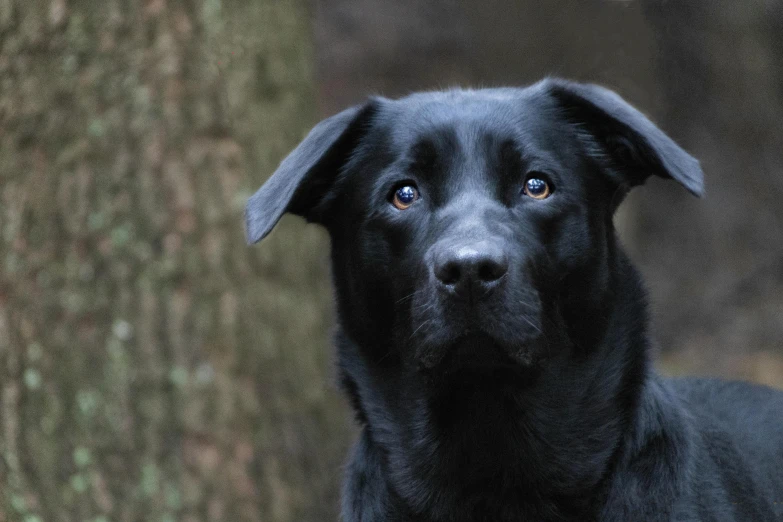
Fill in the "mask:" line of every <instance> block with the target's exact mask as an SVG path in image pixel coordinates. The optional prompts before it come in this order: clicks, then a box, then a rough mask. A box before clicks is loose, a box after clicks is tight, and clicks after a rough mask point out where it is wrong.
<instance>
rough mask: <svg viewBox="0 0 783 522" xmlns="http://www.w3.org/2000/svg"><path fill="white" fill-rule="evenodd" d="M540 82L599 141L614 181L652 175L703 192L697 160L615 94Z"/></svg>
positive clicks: (631, 182) (633, 181)
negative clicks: (669, 179)
mask: <svg viewBox="0 0 783 522" xmlns="http://www.w3.org/2000/svg"><path fill="white" fill-rule="evenodd" d="M544 86H545V89H547V90H548V91H549V92H550V93H551V94H552V96H554V98H555V99H556V100H557V102H558V104H559V105H560V107H561V108H562V109H563V110H564V111H565V114H566V116H567V118H568V119H569V120H570V121H571V122H572V123H574V124H575V125H577V126H578V127H579V129H580V131H582V132H584V133H586V134H588V135H589V137H590V138H591V141H592V144H593V146H594V145H598V147H599V149H600V151H599V153H600V154H601V155H602V156H605V159H606V160H607V163H608V164H609V165H608V166H609V169H608V170H609V172H610V175H611V176H612V177H615V178H616V181H617V182H618V185H620V186H621V187H628V188H630V187H632V186H635V185H641V184H642V183H644V181H645V180H646V179H647V177H648V176H650V175H651V174H654V175H656V176H660V177H663V178H671V179H673V180H675V181H677V182H679V183H680V184H681V185H683V186H684V187H685V188H686V189H688V191H690V193H691V194H693V195H695V196H702V195H703V194H704V173H703V172H702V170H701V167H700V166H699V162H698V160H696V158H694V157H693V156H691V155H690V154H688V153H687V152H685V151H684V150H683V149H682V148H681V147H680V146H679V145H677V144H676V143H675V142H674V141H673V140H672V139H671V138H669V137H668V136H667V135H666V134H664V133H663V131H661V130H660V129H659V128H658V127H656V126H655V124H653V123H652V122H651V121H650V120H649V119H647V117H645V116H644V114H642V113H641V112H639V111H638V110H636V109H635V108H633V107H632V106H631V105H630V104H629V103H628V102H626V101H625V100H623V99H622V98H621V97H620V96H618V95H617V94H616V93H614V92H612V91H610V90H609V89H605V88H603V87H599V86H597V85H590V84H579V83H574V82H569V81H565V80H556V79H548V80H545V81H544Z"/></svg>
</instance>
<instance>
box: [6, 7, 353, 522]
mask: <svg viewBox="0 0 783 522" xmlns="http://www.w3.org/2000/svg"><path fill="white" fill-rule="evenodd" d="M309 40H310V27H309V13H308V12H307V11H306V9H305V6H304V2H303V1H293V2H278V1H276V0H254V1H253V2H243V1H240V0H223V1H221V0H147V1H145V2H125V1H122V0H101V1H97V0H94V1H90V0H72V1H68V0H0V82H1V84H2V88H1V89H0V147H1V148H0V372H1V373H0V375H2V377H0V379H1V381H0V429H1V430H2V431H0V442H1V443H2V444H1V445H0V451H1V452H2V460H1V461H0V491H1V492H2V495H3V496H2V497H0V521H2V520H9V521H10V520H24V521H30V522H32V521H40V520H45V521H56V520H62V521H69V520H90V521H96V522H97V521H108V520H112V521H114V520H121V521H136V520H160V521H163V520H185V521H190V520H211V521H218V520H254V521H259V520H264V521H270V520H271V521H293V520H296V521H303V520H304V521H306V520H313V521H315V520H318V521H320V520H334V519H335V518H336V511H337V509H336V497H337V493H336V483H337V479H338V478H339V477H338V475H339V462H340V460H341V459H342V456H343V453H344V449H345V448H344V445H345V442H344V441H345V440H346V438H347V428H346V426H348V425H350V423H349V422H348V420H347V417H346V415H345V413H344V411H343V409H342V405H341V404H342V403H341V401H340V400H339V399H338V398H336V394H335V393H334V391H333V390H332V389H331V387H330V386H329V383H330V382H331V379H330V370H329V364H328V362H329V361H328V359H329V356H328V354H329V350H328V349H327V344H328V343H327V342H326V336H325V333H326V331H327V329H328V327H327V325H328V324H329V322H330V317H329V312H328V310H329V293H328V277H327V270H326V266H327V254H326V252H327V245H326V241H325V237H324V235H323V234H322V233H321V232H320V231H318V230H316V229H315V228H312V227H308V228H305V227H304V226H303V224H302V223H300V222H296V220H284V223H283V224H282V226H281V227H282V228H285V229H286V230H285V231H284V232H279V233H275V234H273V235H272V236H271V237H270V238H269V239H268V240H267V241H265V242H264V243H263V245H261V246H259V247H258V248H255V249H249V248H247V247H246V245H245V243H244V239H243V225H242V210H243V205H244V202H245V199H246V196H248V195H249V194H250V193H251V191H253V190H255V189H256V188H257V187H258V186H259V185H260V184H261V182H262V181H263V179H264V177H265V176H267V175H269V174H270V173H271V172H272V171H273V170H274V168H275V166H276V165H277V163H278V161H279V160H280V158H281V157H282V156H283V155H284V154H285V153H287V152H288V151H289V150H290V148H291V147H292V146H293V145H295V143H296V142H297V141H298V140H299V139H300V138H301V137H302V135H303V133H304V132H305V130H306V129H307V128H308V127H309V126H310V125H311V124H312V123H313V121H314V118H315V114H314V112H315V104H314V101H313V92H314V89H313V85H312V81H313V80H312V74H311V66H312V64H311V62H312V56H311V55H312V48H311V46H310V41H309Z"/></svg>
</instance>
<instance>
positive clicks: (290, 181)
mask: <svg viewBox="0 0 783 522" xmlns="http://www.w3.org/2000/svg"><path fill="white" fill-rule="evenodd" d="M376 105H377V104H376V102H375V101H369V102H367V103H366V104H364V105H360V106H355V107H351V108H350V109H346V110H344V111H343V112H341V113H339V114H335V115H334V116H331V117H329V118H327V119H325V120H323V121H322V122H320V123H319V124H318V125H316V126H315V127H313V130H311V131H310V133H309V134H308V135H307V137H305V139H304V140H302V142H301V143H300V144H299V145H298V146H297V147H296V148H295V149H294V150H293V151H292V152H291V153H290V154H289V155H288V156H287V157H286V158H285V159H284V160H283V161H282V162H281V163H280V166H279V167H278V168H277V170H276V171H275V173H274V174H272V176H271V177H270V178H269V179H268V180H267V182H266V183H264V184H263V185H262V186H261V188H260V189H258V191H257V192H256V193H255V194H253V195H252V196H251V197H250V199H248V201H247V205H246V206H245V225H246V229H245V233H246V237H247V242H248V243H249V244H253V243H257V242H259V241H261V240H262V239H263V238H264V237H266V235H267V234H269V232H271V231H272V229H273V228H274V227H275V225H276V224H277V222H278V221H279V220H280V218H281V217H282V216H283V214H285V213H286V212H290V213H292V214H296V215H299V216H302V217H304V218H306V219H307V220H308V221H318V219H319V216H320V213H322V212H323V209H321V208H319V203H320V202H321V201H322V199H323V197H324V195H325V194H326V192H327V190H328V189H329V187H330V186H331V185H332V183H333V182H334V180H335V178H336V177H337V175H338V173H339V172H340V169H341V168H342V167H343V165H344V164H345V162H346V161H347V160H348V159H349V158H350V156H351V153H352V151H353V150H354V148H355V147H356V145H357V144H358V143H359V141H360V140H361V136H362V135H363V133H364V132H365V129H366V127H367V126H368V125H369V121H370V119H371V117H372V114H373V113H374V112H375V109H376Z"/></svg>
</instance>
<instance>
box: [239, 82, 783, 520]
mask: <svg viewBox="0 0 783 522" xmlns="http://www.w3.org/2000/svg"><path fill="white" fill-rule="evenodd" d="M531 173H532V174H531ZM528 175H532V176H534V177H538V178H542V179H544V180H545V181H547V183H548V184H549V186H550V187H552V194H551V196H550V197H549V198H547V199H543V200H536V199H533V198H531V197H529V196H527V195H525V194H524V193H523V191H522V188H523V185H524V183H525V180H526V177H527V176H528ZM649 175H657V176H661V177H666V178H672V179H674V180H675V181H677V182H679V183H681V184H682V185H684V186H685V187H686V188H687V189H688V190H689V191H691V192H692V193H694V194H696V195H701V194H702V192H703V182H702V172H701V169H700V167H699V164H698V162H697V161H696V160H695V159H693V158H692V157H691V156H690V155H688V154H687V153H686V152H685V151H683V150H682V149H681V148H680V147H679V146H677V145H676V144H675V143H674V142H673V141H672V140H671V139H670V138H668V137H667V136H666V135H665V134H664V133H663V132H661V131H660V130H659V129H658V128H657V127H655V125H653V124H652V123H651V122H650V121H649V120H648V119H647V118H645V117H644V116H643V115H642V114H641V113H639V112H638V111H636V110H635V109H633V108H632V107H631V106H630V105H628V104H627V103H625V102H624V101H623V100H622V99H621V98H619V97H618V96H617V95H616V94H614V93H612V92H611V91H608V90H606V89H603V88H600V87H596V86H590V85H582V84H575V83H570V82H566V81H562V80H553V79H550V80H545V81H543V82H540V83H538V84H536V85H534V86H531V87H528V88H525V89H485V90H475V91H463V90H453V91H447V92H433V93H421V94H414V95H411V96H408V97H406V98H403V99H400V100H388V99H382V98H377V99H372V100H370V101H368V102H367V103H366V104H365V105H364V106H361V107H355V108H352V109H348V110H347V111H345V112H343V113H340V114H338V115H336V116H333V117H332V118H329V119H327V120H325V121H324V122H322V123H320V124H319V125H318V126H317V127H316V128H315V129H314V130H313V131H312V133H311V134H310V135H309V136H308V137H307V138H306V139H305V140H304V141H303V142H302V144H301V145H299V147H297V149H296V150H294V152H292V153H291V155H290V156H289V157H288V158H287V159H286V160H285V161H284V162H283V163H282V164H281V166H280V168H279V169H278V171H277V172H276V173H275V174H274V175H273V177H272V178H271V179H270V181H269V182H267V183H266V184H265V185H264V186H263V187H262V188H261V189H260V190H259V191H258V192H257V193H256V194H255V195H254V196H253V197H252V198H251V200H250V201H249V203H248V207H247V233H248V239H249V241H250V242H256V241H258V240H260V239H261V238H263V237H264V236H265V235H266V234H268V233H269V231H270V230H271V229H272V228H273V227H274V225H275V223H276V222H277V221H278V219H279V218H280V216H281V215H282V214H283V213H284V212H286V211H288V212H293V213H296V214H299V215H302V216H304V217H306V218H307V219H308V220H310V221H314V222H318V223H321V224H322V225H324V226H325V227H326V228H327V229H328V231H329V233H330V235H331V238H332V264H333V272H334V285H335V288H336V296H337V310H338V317H339V325H340V328H339V331H338V334H337V347H338V352H339V359H338V360H339V368H340V374H341V379H342V384H343V388H344V389H345V391H346V392H347V394H348V396H349V398H350V400H351V402H352V404H353V407H354V409H355V410H356V415H357V418H358V420H359V422H360V423H361V425H362V434H361V437H360V439H359V441H358V442H357V444H356V446H355V448H354V451H353V455H352V457H351V460H350V463H349V465H348V470H347V477H346V481H345V487H344V498H343V519H344V520H345V521H346V522H355V521H444V522H445V521H450V522H460V521H484V520H487V521H521V520H529V521H539V520H540V521H544V520H546V521H566V520H569V521H580V522H584V521H592V520H601V521H617V522H620V521H658V520H661V521H662V520H678V521H686V520H688V521H712V520H715V521H724V520H726V521H728V520H745V521H753V522H757V521H768V520H783V393H780V392H777V391H773V390H771V389H768V388H763V387H758V386H752V385H748V384H741V383H728V382H720V381H710V380H670V379H664V378H661V377H659V376H658V375H657V374H656V373H655V372H654V371H653V369H652V368H651V366H650V361H649V355H648V352H649V332H648V331H647V311H646V302H645V292H644V290H643V286H642V283H641V281H640V278H639V275H638V274H637V272H636V271H635V270H634V268H633V267H632V266H631V263H630V262H629V260H628V258H627V257H626V256H625V254H624V253H623V251H622V250H621V249H620V246H619V244H618V241H617V239H616V236H615V231H614V227H613V222H612V218H613V214H614V211H615V209H616V208H617V206H618V205H619V204H620V202H621V201H622V198H623V196H624V195H625V194H626V193H627V191H628V190H629V188H631V187H632V186H634V185H639V184H641V183H643V182H644V180H645V178H646V177H647V176H649ZM401 184H403V185H405V184H407V185H414V186H416V187H417V188H418V191H419V199H418V200H417V201H415V202H414V203H413V205H411V206H410V208H408V209H407V210H398V209H397V208H395V207H394V206H393V205H392V204H391V203H390V201H391V198H392V197H393V194H394V191H395V189H396V188H398V187H399V186H400V185H401ZM682 226H687V223H683V224H682ZM448 263H451V264H448ZM455 266H456V267H457V268H456V270H457V272H456V275H454V273H452V274H451V275H448V270H447V269H452V268H454V267H455ZM488 270H489V271H488ZM443 274H446V275H443ZM488 274H489V275H488ZM452 276H454V277H452Z"/></svg>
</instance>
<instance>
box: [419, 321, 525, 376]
mask: <svg viewBox="0 0 783 522" xmlns="http://www.w3.org/2000/svg"><path fill="white" fill-rule="evenodd" d="M417 358H418V360H419V363H420V365H421V367H422V369H423V370H424V371H430V372H431V371H435V370H437V371H438V372H439V373H454V372H466V371H467V372H491V371H496V370H502V369H515V368H519V367H526V366H530V365H531V364H532V362H533V358H532V356H531V351H530V350H528V349H525V347H522V346H511V345H508V344H506V343H503V342H501V341H500V340H498V339H495V338H494V337H492V336H491V335H489V334H488V333H487V332H485V331H482V330H475V329H472V330H467V331H465V332H464V333H463V334H461V335H460V336H459V337H457V338H456V339H455V340H453V341H451V342H449V343H446V344H443V345H439V346H428V347H426V348H424V349H422V350H419V351H418V353H417Z"/></svg>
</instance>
